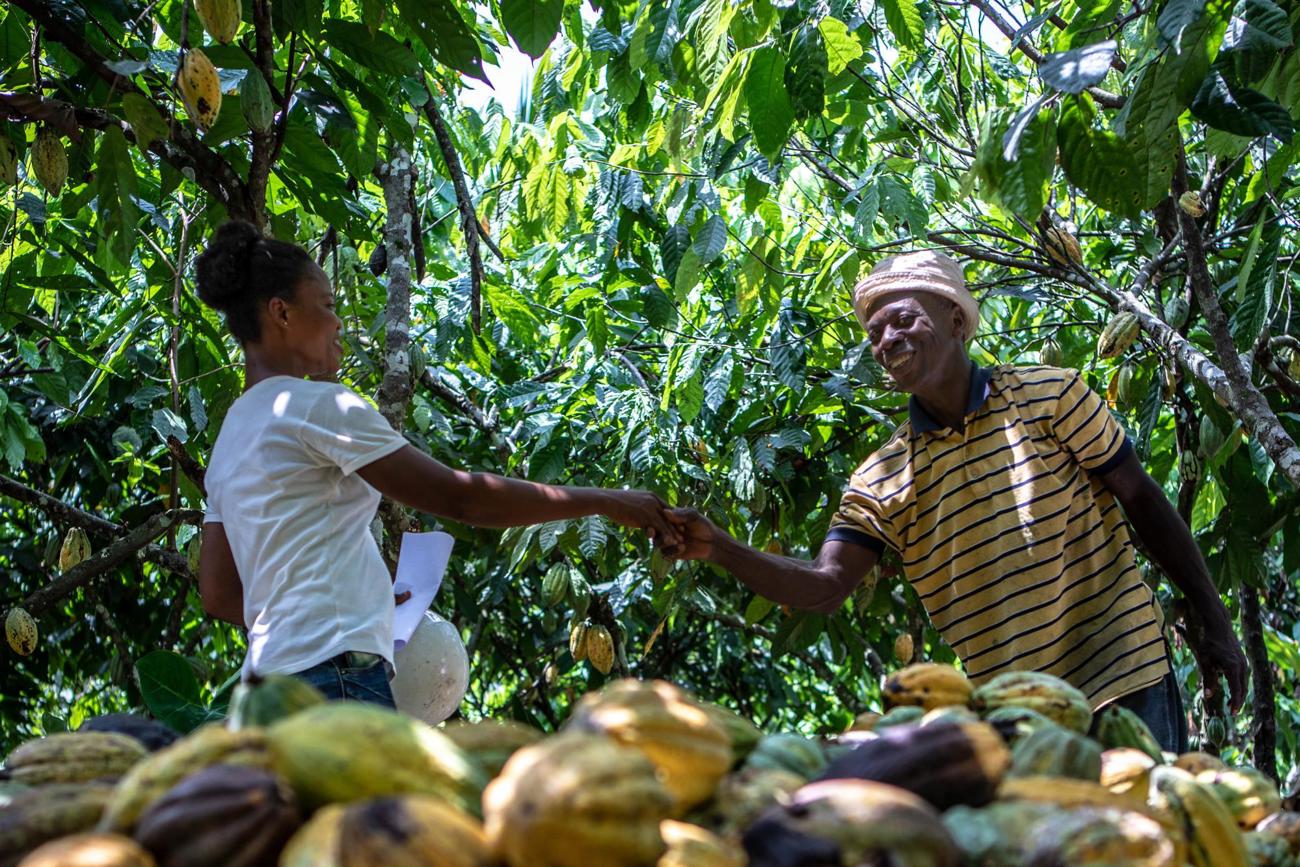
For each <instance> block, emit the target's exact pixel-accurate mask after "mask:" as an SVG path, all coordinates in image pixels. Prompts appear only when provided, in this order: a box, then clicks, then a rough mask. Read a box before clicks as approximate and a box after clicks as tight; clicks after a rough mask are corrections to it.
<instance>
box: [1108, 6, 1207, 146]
mask: <svg viewBox="0 0 1300 867" xmlns="http://www.w3.org/2000/svg"><path fill="white" fill-rule="evenodd" d="M1216 2H1217V0H1216ZM1226 27H1227V16H1226V15H1224V14H1217V13H1212V14H1207V15H1205V16H1204V17H1203V18H1201V19H1200V20H1199V21H1197V22H1196V23H1195V24H1194V25H1192V27H1191V28H1189V29H1188V30H1187V32H1186V33H1184V34H1183V50H1182V51H1181V52H1178V53H1175V52H1173V51H1165V52H1164V53H1162V54H1161V55H1160V58H1159V60H1157V61H1156V62H1155V63H1153V64H1150V65H1148V66H1146V67H1145V68H1143V70H1142V72H1141V73H1140V74H1139V75H1138V80H1137V84H1136V85H1134V88H1133V94H1132V96H1130V97H1129V98H1128V100H1127V101H1126V102H1125V104H1124V108H1123V109H1122V110H1121V111H1120V113H1119V116H1118V117H1117V118H1116V120H1115V132H1117V133H1118V134H1119V135H1121V136H1128V135H1129V133H1128V131H1127V130H1128V127H1129V126H1130V125H1131V126H1145V127H1146V128H1147V129H1148V130H1150V131H1151V132H1152V134H1162V133H1163V131H1164V130H1165V129H1166V128H1168V127H1171V126H1173V125H1174V122H1175V121H1177V120H1178V117H1179V115H1181V114H1182V113H1183V111H1184V109H1186V108H1187V106H1188V105H1190V104H1191V101H1192V99H1193V98H1194V97H1195V96H1196V92H1197V90H1198V89H1199V88H1200V86H1201V82H1202V80H1204V78H1205V76H1206V74H1207V73H1208V72H1209V71H1210V63H1211V62H1212V61H1213V60H1214V57H1215V55H1216V54H1217V53H1218V45H1219V42H1220V41H1221V39H1222V35H1223V31H1224V29H1226Z"/></svg>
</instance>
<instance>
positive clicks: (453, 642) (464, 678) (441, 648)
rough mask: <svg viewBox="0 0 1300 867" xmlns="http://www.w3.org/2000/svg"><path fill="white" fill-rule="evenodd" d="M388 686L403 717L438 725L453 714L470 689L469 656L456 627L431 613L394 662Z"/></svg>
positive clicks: (425, 614) (422, 621)
mask: <svg viewBox="0 0 1300 867" xmlns="http://www.w3.org/2000/svg"><path fill="white" fill-rule="evenodd" d="M393 664H394V666H395V667H396V668H397V675H396V676H395V677H394V678H393V682H392V684H391V686H392V688H393V699H394V700H395V701H396V702H397V709H398V710H400V711H401V712H402V713H406V714H410V715H411V716H413V717H415V718H417V719H422V720H424V721H425V722H427V723H428V724H429V725H437V724H438V723H440V722H442V721H443V720H445V719H446V718H447V717H449V716H451V715H452V713H453V712H455V710H456V708H457V707H459V706H460V700H461V699H462V698H463V697H464V696H465V690H466V689H467V688H468V687H469V654H467V653H466V652H465V643H464V642H463V641H461V640H460V633H459V632H458V631H457V630H456V627H455V626H453V625H451V624H450V623H448V622H447V621H446V620H443V619H442V618H441V617H439V616H438V615H437V614H434V613H433V612H432V611H426V612H424V619H422V620H421V621H420V624H419V625H418V626H416V627H415V632H413V633H412V634H411V640H410V641H408V642H406V644H404V645H403V646H402V647H401V649H399V650H398V651H397V653H396V655H395V657H394V659H393Z"/></svg>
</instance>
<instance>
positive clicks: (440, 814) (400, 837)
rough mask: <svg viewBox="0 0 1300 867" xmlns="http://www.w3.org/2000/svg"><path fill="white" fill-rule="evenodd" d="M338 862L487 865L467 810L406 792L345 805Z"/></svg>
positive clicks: (396, 866) (388, 866)
mask: <svg viewBox="0 0 1300 867" xmlns="http://www.w3.org/2000/svg"><path fill="white" fill-rule="evenodd" d="M334 863H337V864H338V865H339V867H371V865H379V864H382V865H384V867H428V865H435V864H436V865H438V867H488V865H489V864H490V863H491V856H490V855H489V854H488V846H487V838H486V837H485V836H484V834H483V826H482V825H481V824H480V823H479V821H478V820H477V819H475V818H473V817H472V816H469V815H467V814H465V813H464V812H462V811H460V810H458V809H456V808H455V807H453V806H451V805H450V804H448V803H446V802H444V801H442V800H441V799H439V798H434V797H430V796H428V795H406V796H403V797H396V798H376V799H375V800H372V801H361V802H359V803H356V804H352V805H350V806H349V807H348V808H347V809H346V810H344V811H343V816H342V818H341V819H340V821H339V835H338V859H337V861H335V862H334Z"/></svg>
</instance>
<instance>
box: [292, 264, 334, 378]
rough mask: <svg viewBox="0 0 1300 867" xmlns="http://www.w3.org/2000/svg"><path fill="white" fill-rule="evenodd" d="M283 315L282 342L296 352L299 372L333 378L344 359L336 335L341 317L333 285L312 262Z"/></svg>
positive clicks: (314, 376)
mask: <svg viewBox="0 0 1300 867" xmlns="http://www.w3.org/2000/svg"><path fill="white" fill-rule="evenodd" d="M277 300H278V299H277ZM282 315H283V317H284V318H283V319H282V323H283V325H284V327H285V330H284V332H283V333H284V340H285V344H286V346H287V348H288V349H289V350H290V351H291V352H292V353H293V354H294V355H295V356H297V359H298V362H299V364H300V365H301V368H302V372H303V373H304V374H305V375H307V376H311V377H313V378H316V379H333V378H334V376H335V374H337V373H338V370H339V362H340V361H341V360H342V359H343V344H342V342H341V341H340V339H339V335H340V333H341V332H342V330H343V320H341V319H339V317H338V315H337V314H335V312H334V289H333V288H332V287H331V286H330V281H329V277H327V276H326V275H325V272H324V271H323V270H322V269H321V268H320V267H318V266H317V265H315V264H313V265H312V266H311V268H310V269H309V270H308V271H307V273H306V274H304V275H303V277H302V280H301V281H300V282H299V283H298V291H297V293H296V295H295V297H294V299H293V300H292V301H290V302H285V307H284V312H283V314H282Z"/></svg>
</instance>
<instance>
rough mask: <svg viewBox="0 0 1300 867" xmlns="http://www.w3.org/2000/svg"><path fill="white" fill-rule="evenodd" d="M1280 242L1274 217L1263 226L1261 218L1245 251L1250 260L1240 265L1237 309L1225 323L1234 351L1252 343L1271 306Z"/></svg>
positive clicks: (1278, 230) (1246, 347)
mask: <svg viewBox="0 0 1300 867" xmlns="http://www.w3.org/2000/svg"><path fill="white" fill-rule="evenodd" d="M1261 230H1262V231H1261ZM1280 242H1281V230H1280V229H1279V228H1278V223H1277V220H1276V219H1270V220H1269V221H1268V223H1267V227H1266V228H1265V224H1264V223H1263V222H1262V221H1261V223H1260V224H1259V225H1257V226H1256V228H1255V232H1253V233H1252V237H1251V244H1250V251H1249V254H1248V258H1249V260H1250V261H1249V263H1243V265H1242V272H1241V274H1240V277H1239V280H1238V288H1237V298H1238V304H1237V309H1236V310H1234V311H1233V314H1232V320H1231V322H1230V323H1229V324H1230V326H1231V329H1232V340H1233V343H1235V344H1236V346H1237V351H1238V352H1246V351H1247V350H1249V349H1250V348H1251V347H1252V346H1254V345H1255V341H1256V339H1258V338H1259V335H1260V332H1261V331H1262V330H1263V328H1264V324H1265V323H1266V322H1267V321H1268V317H1269V312H1270V311H1271V309H1272V306H1273V288H1274V284H1275V282H1276V277H1277V257H1278V248H1279V245H1280ZM1247 265H1249V267H1247Z"/></svg>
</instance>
